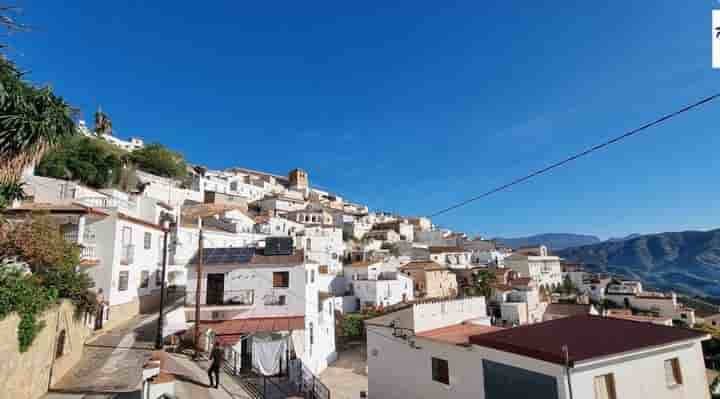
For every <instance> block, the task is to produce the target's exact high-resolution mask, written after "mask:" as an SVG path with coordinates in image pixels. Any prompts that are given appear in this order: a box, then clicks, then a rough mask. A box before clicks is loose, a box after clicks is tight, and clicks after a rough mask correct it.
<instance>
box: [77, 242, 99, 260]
mask: <svg viewBox="0 0 720 399" xmlns="http://www.w3.org/2000/svg"><path fill="white" fill-rule="evenodd" d="M97 258H98V257H97V254H96V253H95V245H88V244H83V246H82V247H81V248H80V259H88V260H91V259H97Z"/></svg>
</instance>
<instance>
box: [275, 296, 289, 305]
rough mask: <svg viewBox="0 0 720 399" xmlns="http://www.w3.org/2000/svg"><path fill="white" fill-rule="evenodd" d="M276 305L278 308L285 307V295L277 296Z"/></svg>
mask: <svg viewBox="0 0 720 399" xmlns="http://www.w3.org/2000/svg"><path fill="white" fill-rule="evenodd" d="M277 304H278V305H279V306H285V305H286V304H287V301H286V297H285V295H279V296H278V300H277Z"/></svg>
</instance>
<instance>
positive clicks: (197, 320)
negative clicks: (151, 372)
mask: <svg viewBox="0 0 720 399" xmlns="http://www.w3.org/2000/svg"><path fill="white" fill-rule="evenodd" d="M198 226H199V227H200V234H199V235H198V262H197V284H195V359H197V358H198V355H199V348H198V346H199V345H200V290H201V289H202V270H203V226H202V218H198Z"/></svg>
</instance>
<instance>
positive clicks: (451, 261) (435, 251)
mask: <svg viewBox="0 0 720 399" xmlns="http://www.w3.org/2000/svg"><path fill="white" fill-rule="evenodd" d="M428 250H429V251H430V260H431V261H433V262H435V263H439V264H441V265H445V266H447V267H449V268H451V269H469V268H471V267H472V265H471V262H470V256H471V252H470V251H467V250H465V249H463V248H460V247H447V246H438V247H436V246H431V247H429V248H428Z"/></svg>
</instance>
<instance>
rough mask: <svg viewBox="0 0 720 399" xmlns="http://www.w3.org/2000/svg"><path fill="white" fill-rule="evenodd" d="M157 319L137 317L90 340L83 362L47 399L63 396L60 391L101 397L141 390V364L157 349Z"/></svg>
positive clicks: (64, 393) (62, 397)
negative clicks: (155, 344)
mask: <svg viewBox="0 0 720 399" xmlns="http://www.w3.org/2000/svg"><path fill="white" fill-rule="evenodd" d="M156 322H157V317H155V316H136V317H135V318H133V319H132V320H130V321H128V322H127V323H125V324H124V325H122V326H119V327H117V328H115V329H113V330H111V331H108V332H107V333H105V334H103V335H100V336H98V337H97V338H95V339H93V340H92V341H90V342H87V343H86V344H85V348H84V350H83V357H82V359H81V360H80V362H79V363H78V364H77V366H75V368H73V369H72V370H71V371H70V372H69V373H68V374H67V375H65V376H64V377H63V378H62V380H60V381H59V382H57V383H55V385H54V386H53V387H52V389H51V393H50V394H48V396H47V398H46V399H55V398H58V399H64V398H65V397H64V396H61V394H62V395H69V394H76V395H77V394H84V395H83V396H80V397H83V398H87V399H90V398H92V399H95V398H98V399H99V398H103V397H108V395H109V394H111V393H123V392H124V393H126V394H129V393H133V394H134V393H135V392H136V391H137V392H138V393H139V391H138V389H139V387H140V383H141V370H142V366H143V363H145V361H146V360H147V359H148V358H149V357H150V353H151V352H152V350H153V348H154V339H155V331H156V330H155V328H156ZM125 396H128V395H116V396H115V397H117V398H121V397H125ZM75 397H78V396H75ZM128 397H132V396H128Z"/></svg>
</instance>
